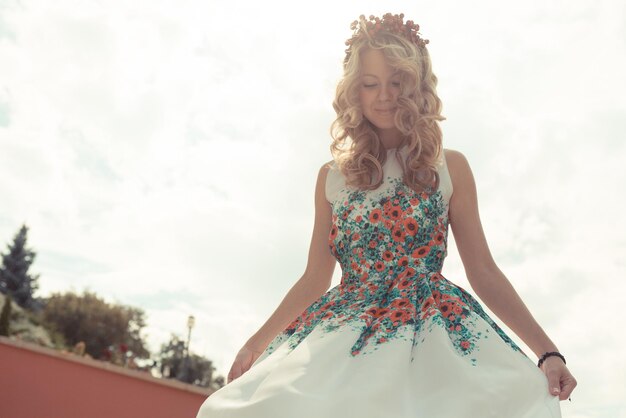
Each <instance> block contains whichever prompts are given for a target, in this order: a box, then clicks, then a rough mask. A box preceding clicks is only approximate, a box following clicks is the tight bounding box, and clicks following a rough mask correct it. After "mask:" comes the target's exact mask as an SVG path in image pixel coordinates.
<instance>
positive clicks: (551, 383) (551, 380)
mask: <svg viewBox="0 0 626 418" xmlns="http://www.w3.org/2000/svg"><path fill="white" fill-rule="evenodd" d="M541 370H543V372H544V373H545V374H546V376H547V378H548V390H549V391H550V394H551V395H554V396H557V395H558V396H559V399H560V400H562V401H563V400H565V399H567V398H569V396H570V394H571V393H572V391H573V390H574V388H575V387H576V379H574V376H572V374H571V373H570V371H569V370H568V369H567V366H565V363H563V360H561V359H560V358H559V357H557V356H551V357H548V358H546V359H545V360H544V361H543V364H542V365H541Z"/></svg>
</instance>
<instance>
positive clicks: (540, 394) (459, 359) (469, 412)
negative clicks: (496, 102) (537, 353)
mask: <svg viewBox="0 0 626 418" xmlns="http://www.w3.org/2000/svg"><path fill="white" fill-rule="evenodd" d="M406 154H407V152H406V147H402V148H399V149H396V148H392V149H388V150H387V160H386V161H385V163H384V165H383V170H384V176H385V178H384V182H383V184H382V185H381V186H380V187H379V188H378V189H376V190H370V191H361V190H357V189H354V188H352V187H347V186H346V184H345V179H344V177H343V175H342V174H341V172H340V171H339V170H338V169H337V167H336V166H334V164H333V165H332V168H331V170H330V171H329V173H328V176H327V182H326V197H327V199H328V201H329V202H330V203H331V205H332V210H333V216H332V220H333V224H332V228H331V231H329V238H328V239H329V241H328V242H329V249H330V251H331V252H332V254H333V255H334V256H335V258H336V259H337V260H338V261H339V263H340V265H341V269H342V273H343V274H342V277H341V283H340V284H339V285H337V286H335V287H332V288H331V289H330V290H328V292H326V293H325V294H324V295H322V296H321V297H320V298H318V300H316V301H315V302H314V303H312V304H311V305H310V306H309V307H307V308H306V309H305V310H304V311H303V312H302V313H301V314H300V315H299V316H298V317H297V318H295V319H294V321H293V322H292V323H291V324H290V325H289V326H288V327H287V328H286V329H285V330H284V331H282V332H281V333H280V334H279V335H277V336H276V338H275V339H274V340H273V341H272V342H271V343H270V344H269V345H268V347H267V348H266V349H265V351H264V352H263V354H262V355H261V356H260V357H259V358H258V359H257V360H256V361H255V363H254V364H253V365H252V367H251V368H250V369H249V370H248V371H247V372H246V373H244V374H243V375H242V376H241V377H239V378H238V379H235V380H234V381H232V382H230V383H229V384H227V385H226V386H224V387H222V388H221V389H219V390H218V391H216V392H214V393H213V394H211V395H210V396H209V397H208V398H207V399H206V401H205V402H204V403H203V404H202V406H201V407H200V410H199V412H198V415H197V418H265V417H267V418H325V417H329V418H331V417H347V418H353V417H354V418H419V417H424V418H439V417H441V418H461V417H463V418H488V417H493V418H560V417H561V411H560V405H559V398H558V396H553V395H551V394H550V393H549V392H548V380H547V378H546V376H545V374H544V373H543V372H542V371H541V370H540V369H539V368H538V367H537V366H536V364H535V362H534V361H533V360H531V359H530V358H529V357H527V355H526V354H525V353H524V352H523V351H522V350H521V349H520V348H519V347H518V345H517V344H516V343H515V342H514V341H513V340H512V339H511V338H510V337H509V336H508V335H506V334H505V333H504V331H503V330H502V329H501V328H500V327H499V326H498V325H497V324H496V323H495V322H494V320H493V319H492V318H490V317H489V316H488V315H487V314H486V313H485V311H484V310H483V308H482V306H481V305H480V303H479V302H478V301H477V300H476V299H475V298H474V297H472V295H470V294H469V293H468V292H467V291H465V290H464V289H463V288H461V287H460V286H457V285H455V284H454V283H452V282H451V281H449V280H448V279H446V278H445V277H444V276H443V275H442V274H441V270H442V267H443V261H444V258H445V257H446V254H447V237H448V202H449V200H450V196H451V195H452V182H451V180H450V175H449V173H448V168H447V164H446V161H445V158H442V160H441V161H440V162H439V166H438V173H439V176H440V184H439V187H438V188H437V190H435V191H434V192H433V193H431V194H428V193H427V192H420V193H417V192H415V191H413V190H412V189H410V188H409V187H407V186H406V185H405V184H404V183H403V182H402V168H401V165H400V163H399V162H398V160H397V159H396V156H398V157H400V158H404V157H406Z"/></svg>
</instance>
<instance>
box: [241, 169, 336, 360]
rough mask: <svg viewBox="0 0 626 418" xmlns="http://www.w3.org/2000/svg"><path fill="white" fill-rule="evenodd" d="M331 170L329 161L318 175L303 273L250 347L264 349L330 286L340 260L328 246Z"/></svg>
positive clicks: (249, 341) (255, 335) (249, 344)
mask: <svg viewBox="0 0 626 418" xmlns="http://www.w3.org/2000/svg"><path fill="white" fill-rule="evenodd" d="M328 169H329V166H328V164H324V165H323V166H322V167H321V168H320V170H319V174H318V176H317V184H316V186H315V223H314V226H313V236H312V238H311V245H310V248H309V255H308V261H307V266H306V269H305V271H304V274H303V275H302V277H300V279H299V280H298V281H297V282H296V283H295V284H294V285H293V287H292V288H291V289H290V290H289V292H288V293H287V295H286V296H285V297H284V298H283V300H282V302H281V303H280V305H279V306H278V307H277V308H276V310H275V311H274V313H273V314H272V315H271V316H270V317H269V319H268V320H267V321H266V322H265V324H263V326H262V327H261V328H260V329H259V330H258V331H257V332H256V333H255V334H254V335H253V336H252V337H250V339H249V340H248V342H247V343H246V345H248V346H249V347H251V348H254V349H256V350H261V351H262V350H264V349H265V348H266V347H267V345H268V344H269V343H270V342H271V341H272V340H273V339H274V338H275V337H276V336H277V335H278V334H279V333H280V332H282V331H283V330H284V329H285V328H287V326H288V325H289V324H290V323H291V322H292V321H293V320H295V319H296V317H297V316H298V315H299V314H301V313H302V311H304V309H306V308H307V307H308V306H309V305H310V304H311V303H313V302H315V301H316V300H317V299H318V298H319V297H320V296H321V295H323V294H324V293H325V292H326V291H327V290H328V288H329V287H330V284H331V281H332V276H333V271H334V270H335V265H336V261H337V260H336V259H335V258H334V257H333V255H332V254H331V252H330V249H329V247H328V234H329V232H330V228H331V225H332V210H331V206H330V203H329V202H328V201H327V200H326V193H325V187H326V176H327V174H328Z"/></svg>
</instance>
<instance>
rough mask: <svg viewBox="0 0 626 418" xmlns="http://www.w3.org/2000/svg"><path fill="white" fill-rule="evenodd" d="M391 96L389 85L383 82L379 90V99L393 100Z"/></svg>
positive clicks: (382, 100)
mask: <svg viewBox="0 0 626 418" xmlns="http://www.w3.org/2000/svg"><path fill="white" fill-rule="evenodd" d="M391 97H392V95H391V91H390V89H389V87H388V86H386V85H384V84H383V85H382V86H381V88H380V90H379V92H378V100H380V101H381V102H384V101H388V100H391Z"/></svg>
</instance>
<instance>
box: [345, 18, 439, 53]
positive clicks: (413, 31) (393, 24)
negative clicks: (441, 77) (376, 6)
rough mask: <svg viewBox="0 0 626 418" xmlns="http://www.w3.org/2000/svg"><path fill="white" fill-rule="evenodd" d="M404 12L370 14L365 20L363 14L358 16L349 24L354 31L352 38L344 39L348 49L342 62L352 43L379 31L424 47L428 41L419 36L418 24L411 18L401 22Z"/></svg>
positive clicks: (372, 35)
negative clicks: (381, 14)
mask: <svg viewBox="0 0 626 418" xmlns="http://www.w3.org/2000/svg"><path fill="white" fill-rule="evenodd" d="M403 20H404V13H400V14H399V15H392V14H391V13H385V14H384V15H383V18H382V19H381V18H378V17H375V16H374V15H371V16H370V17H369V21H368V20H365V16H364V15H361V16H359V20H355V21H354V22H352V24H351V25H350V29H352V30H353V31H354V33H353V34H352V38H350V39H348V40H347V41H346V45H347V46H348V49H346V58H345V59H344V64H345V63H346V62H348V59H349V58H350V54H351V52H352V45H353V44H354V43H355V42H356V41H357V40H358V39H361V38H370V39H371V38H375V37H376V35H378V33H379V32H387V33H392V34H394V35H398V36H401V37H403V38H405V39H407V40H408V41H410V42H412V43H413V44H414V45H415V46H417V47H418V48H426V44H427V43H429V42H430V41H429V40H428V39H422V38H421V37H420V36H419V32H418V30H419V28H420V26H419V25H418V24H416V23H413V21H412V20H407V22H406V23H404V22H403Z"/></svg>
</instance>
